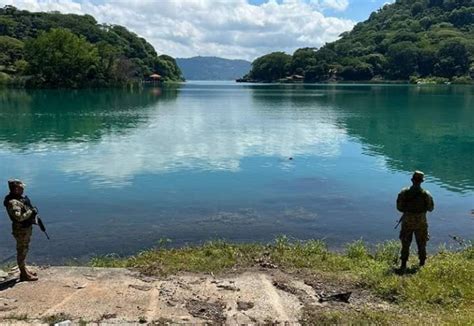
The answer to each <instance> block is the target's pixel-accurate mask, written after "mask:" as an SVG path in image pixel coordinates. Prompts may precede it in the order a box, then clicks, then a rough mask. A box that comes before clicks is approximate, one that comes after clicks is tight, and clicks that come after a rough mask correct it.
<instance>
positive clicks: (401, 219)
mask: <svg viewBox="0 0 474 326" xmlns="http://www.w3.org/2000/svg"><path fill="white" fill-rule="evenodd" d="M403 217H404V215H402V217H400V219H399V220H398V223H397V225H395V227H394V229H396V228H398V226H399V225H400V223H402V221H403Z"/></svg>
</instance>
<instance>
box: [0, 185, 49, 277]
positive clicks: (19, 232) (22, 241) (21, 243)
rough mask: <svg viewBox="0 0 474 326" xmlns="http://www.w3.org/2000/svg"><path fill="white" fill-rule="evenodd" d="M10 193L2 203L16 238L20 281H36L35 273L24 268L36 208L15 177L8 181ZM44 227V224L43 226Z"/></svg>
mask: <svg viewBox="0 0 474 326" xmlns="http://www.w3.org/2000/svg"><path fill="white" fill-rule="evenodd" d="M8 188H9V189H10V193H9V194H8V195H7V196H6V197H5V199H4V201H3V205H4V206H5V208H6V209H7V213H8V216H9V217H10V219H11V221H12V234H13V236H14V237H15V240H16V251H17V262H18V268H19V270H20V281H36V280H38V278H37V277H36V273H34V272H31V271H29V270H28V269H27V268H26V262H25V261H26V255H27V254H28V248H29V245H30V239H31V234H32V231H33V230H32V226H33V224H41V225H42V223H41V222H40V223H38V217H37V215H38V210H37V209H36V208H35V207H33V206H32V205H31V202H30V200H29V199H28V197H26V196H23V192H24V190H25V184H24V183H23V182H22V181H20V180H17V179H14V180H9V181H8ZM43 227H44V226H43Z"/></svg>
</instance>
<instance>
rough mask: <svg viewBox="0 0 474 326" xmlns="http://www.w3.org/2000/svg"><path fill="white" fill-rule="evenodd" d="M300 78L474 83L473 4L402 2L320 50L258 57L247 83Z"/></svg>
mask: <svg viewBox="0 0 474 326" xmlns="http://www.w3.org/2000/svg"><path fill="white" fill-rule="evenodd" d="M295 75H296V76H298V77H300V76H301V77H300V78H303V79H304V81H307V82H322V81H369V80H381V81H383V80H404V81H406V80H411V81H414V82H416V81H443V82H446V81H454V82H459V83H462V82H468V83H469V82H472V81H473V79H474V0H397V1H396V2H395V3H394V4H391V5H385V6H383V7H382V8H381V9H379V10H378V11H377V12H373V13H372V14H371V15H370V17H369V19H368V20H366V21H365V22H362V23H358V24H357V25H356V26H355V27H354V28H353V30H352V31H350V32H345V33H343V34H341V35H340V39H339V40H337V41H335V42H332V43H328V44H326V45H324V46H322V47H321V48H319V49H316V48H311V47H308V48H302V49H298V50H296V51H295V52H294V53H293V55H289V54H286V53H284V52H274V53H270V54H267V55H264V56H262V57H260V58H257V59H256V60H255V61H254V62H253V63H252V69H251V71H250V72H249V74H248V75H246V76H245V77H244V80H248V81H249V80H254V81H278V80H288V77H289V76H295Z"/></svg>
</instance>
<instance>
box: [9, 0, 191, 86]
mask: <svg viewBox="0 0 474 326" xmlns="http://www.w3.org/2000/svg"><path fill="white" fill-rule="evenodd" d="M160 50H166V49H160ZM153 73H157V74H159V75H161V76H162V78H163V80H171V81H178V80H182V75H181V71H180V69H179V68H178V66H177V65H176V62H175V60H174V59H173V58H172V57H170V56H167V55H157V53H156V51H155V49H154V48H153V46H152V45H151V44H149V43H148V42H147V41H146V40H145V39H143V38H141V37H138V36H137V35H136V34H134V33H132V32H130V31H128V30H127V29H126V28H125V27H122V26H117V25H104V24H98V23H97V21H96V20H95V19H94V17H92V16H90V15H83V16H81V15H73V14H61V13H59V12H50V13H45V12H29V11H26V10H19V9H17V8H15V7H12V6H6V7H4V8H0V84H2V83H3V84H5V83H7V84H8V83H10V84H16V85H27V86H37V87H91V86H92V87H93V86H111V85H119V84H125V83H129V82H133V81H137V80H142V79H144V78H147V77H149V76H150V75H151V74H153Z"/></svg>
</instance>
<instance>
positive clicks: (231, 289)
mask: <svg viewBox="0 0 474 326" xmlns="http://www.w3.org/2000/svg"><path fill="white" fill-rule="evenodd" d="M217 287H218V288H219V289H222V290H228V291H240V289H239V288H237V287H235V286H232V285H226V284H219V285H217Z"/></svg>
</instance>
